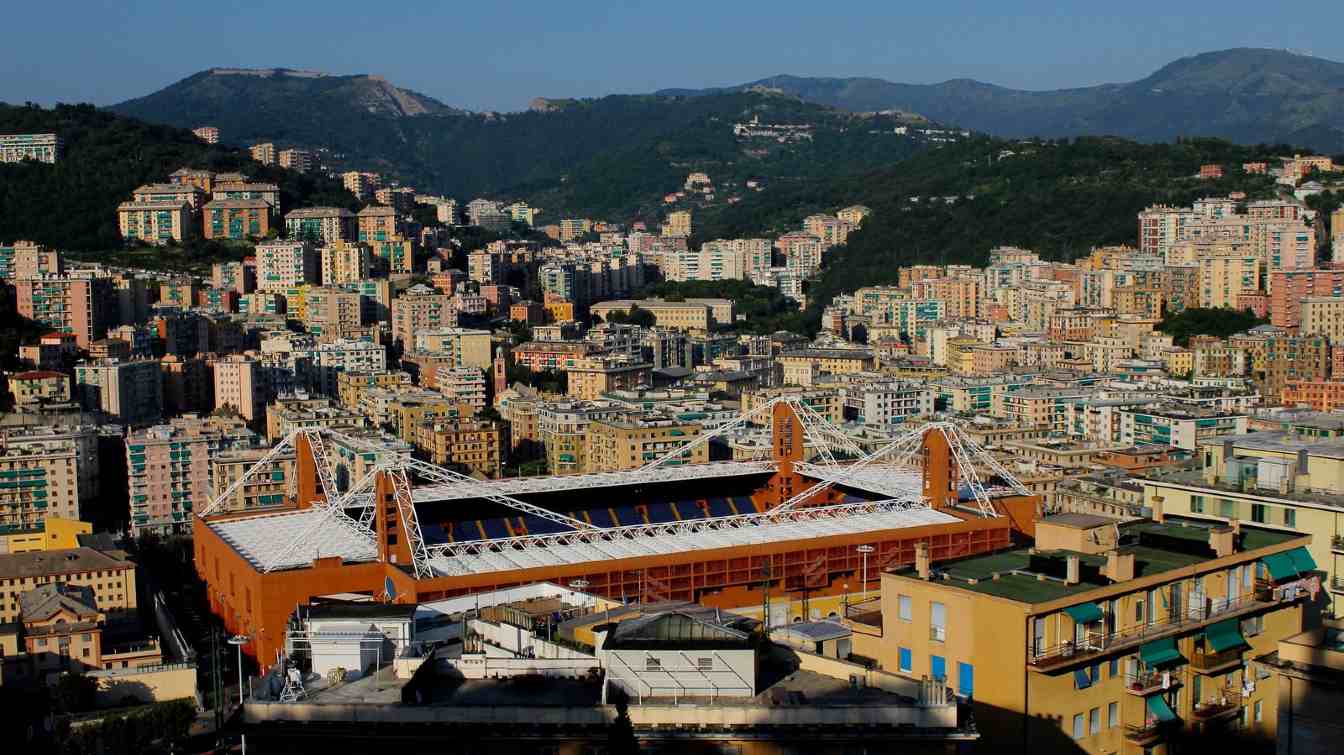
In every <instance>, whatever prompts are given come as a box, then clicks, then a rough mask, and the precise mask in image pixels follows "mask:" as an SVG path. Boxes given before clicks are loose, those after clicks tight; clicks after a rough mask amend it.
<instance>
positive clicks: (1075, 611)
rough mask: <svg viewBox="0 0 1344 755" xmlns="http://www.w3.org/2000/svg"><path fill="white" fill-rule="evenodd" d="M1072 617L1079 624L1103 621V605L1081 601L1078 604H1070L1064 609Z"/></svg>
mask: <svg viewBox="0 0 1344 755" xmlns="http://www.w3.org/2000/svg"><path fill="white" fill-rule="evenodd" d="M1064 613H1067V614H1068V615H1069V617H1070V618H1072V619H1073V620H1074V622H1075V623H1078V624H1091V623H1093V622H1095V621H1101V616H1102V614H1101V606H1099V605H1097V604H1096V603H1079V604H1078V605H1076V606H1069V607H1068V608H1065V609H1064Z"/></svg>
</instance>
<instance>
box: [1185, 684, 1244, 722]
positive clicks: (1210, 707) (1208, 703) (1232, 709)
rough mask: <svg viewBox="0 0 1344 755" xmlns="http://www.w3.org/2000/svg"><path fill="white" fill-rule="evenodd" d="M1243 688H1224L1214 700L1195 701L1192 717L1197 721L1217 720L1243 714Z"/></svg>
mask: <svg viewBox="0 0 1344 755" xmlns="http://www.w3.org/2000/svg"><path fill="white" fill-rule="evenodd" d="M1242 702H1243V700H1242V696H1241V690H1239V689H1232V688H1230V687H1228V688H1226V689H1224V690H1222V691H1221V692H1220V693H1219V694H1218V696H1217V697H1215V698H1214V699H1212V700H1205V701H1202V702H1197V703H1195V705H1194V707H1193V708H1192V709H1191V714H1190V715H1191V717H1192V718H1194V720H1196V721H1216V720H1219V719H1224V718H1230V717H1232V716H1236V715H1240V714H1241V705H1242Z"/></svg>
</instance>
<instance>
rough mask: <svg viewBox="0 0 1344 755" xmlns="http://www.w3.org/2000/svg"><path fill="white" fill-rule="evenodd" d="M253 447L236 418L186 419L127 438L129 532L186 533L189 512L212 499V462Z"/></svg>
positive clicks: (253, 436) (248, 433)
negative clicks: (228, 452)
mask: <svg viewBox="0 0 1344 755" xmlns="http://www.w3.org/2000/svg"><path fill="white" fill-rule="evenodd" d="M257 444H258V438H257V435H256V433H253V432H252V431H251V430H248V429H247V427H246V426H244V425H243V423H242V421H241V420H240V419H237V418H234V419H225V418H219V417H210V418H200V417H197V416H194V415H188V416H185V417H177V418H174V419H172V420H171V421H169V422H168V423H167V424H163V425H155V426H153V427H147V428H144V429H142V430H137V431H135V432H132V433H130V434H128V435H127V436H126V479H127V487H128V489H129V491H130V504H131V533H132V534H133V535H139V534H140V533H142V532H155V533H158V534H173V533H182V532H188V531H190V529H191V512H192V511H193V510H194V509H196V508H199V507H204V506H207V505H209V503H210V500H211V496H212V495H213V488H212V486H211V482H210V475H211V468H210V463H211V459H213V458H215V457H216V456H218V455H219V454H221V453H223V452H225V451H230V450H234V449H239V448H250V447H255V446H256V445H257Z"/></svg>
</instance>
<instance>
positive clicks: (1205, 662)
mask: <svg viewBox="0 0 1344 755" xmlns="http://www.w3.org/2000/svg"><path fill="white" fill-rule="evenodd" d="M1245 650H1246V648H1244V647H1236V648H1230V649H1228V650H1224V651H1223V652H1221V653H1195V654H1194V655H1192V656H1191V657H1190V667H1191V668H1193V669H1194V670H1195V671H1198V672H1199V673H1201V674H1220V673H1223V672H1225V671H1229V670H1231V669H1233V668H1239V667H1240V666H1241V657H1242V654H1243V653H1244V652H1245Z"/></svg>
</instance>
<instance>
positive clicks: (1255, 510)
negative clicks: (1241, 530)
mask: <svg viewBox="0 0 1344 755" xmlns="http://www.w3.org/2000/svg"><path fill="white" fill-rule="evenodd" d="M1265 511H1266V509H1265V504H1263V503H1252V504H1251V521H1252V522H1259V523H1260V524H1264V523H1265V516H1266V514H1265Z"/></svg>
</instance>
